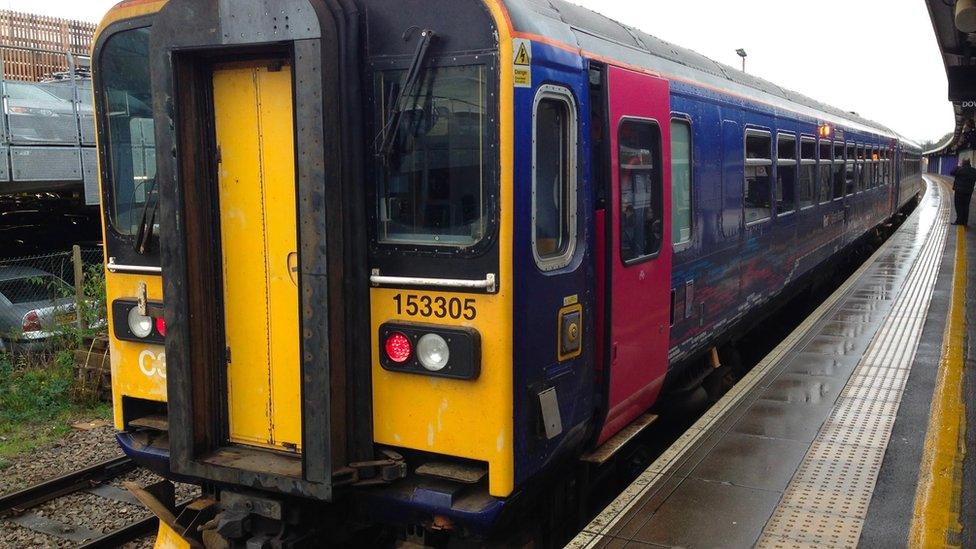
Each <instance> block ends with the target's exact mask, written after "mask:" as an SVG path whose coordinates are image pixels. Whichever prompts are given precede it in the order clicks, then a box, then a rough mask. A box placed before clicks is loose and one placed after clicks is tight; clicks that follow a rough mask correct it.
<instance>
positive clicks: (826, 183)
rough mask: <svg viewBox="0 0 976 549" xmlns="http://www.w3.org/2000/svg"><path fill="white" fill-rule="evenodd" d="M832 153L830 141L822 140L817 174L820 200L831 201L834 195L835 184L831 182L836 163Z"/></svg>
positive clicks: (822, 201)
mask: <svg viewBox="0 0 976 549" xmlns="http://www.w3.org/2000/svg"><path fill="white" fill-rule="evenodd" d="M832 158H833V157H832V155H831V152H830V141H821V142H820V147H819V156H817V159H818V160H819V162H820V165H819V166H818V168H817V170H818V171H817V175H818V176H819V178H820V187H819V188H820V202H821V203H824V202H830V199H831V196H832V195H833V186H832V184H831V174H832V173H833V171H834V163H833V160H832Z"/></svg>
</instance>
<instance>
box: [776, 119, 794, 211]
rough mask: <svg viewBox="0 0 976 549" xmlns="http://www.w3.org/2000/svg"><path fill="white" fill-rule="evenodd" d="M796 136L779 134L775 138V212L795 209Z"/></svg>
mask: <svg viewBox="0 0 976 549" xmlns="http://www.w3.org/2000/svg"><path fill="white" fill-rule="evenodd" d="M796 172H797V159H796V136H793V135H787V134H779V136H777V138H776V212H777V214H789V213H793V212H794V211H795V210H796Z"/></svg>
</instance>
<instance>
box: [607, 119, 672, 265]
mask: <svg viewBox="0 0 976 549" xmlns="http://www.w3.org/2000/svg"><path fill="white" fill-rule="evenodd" d="M617 146H618V151H617V153H618V157H619V158H618V167H619V177H620V259H621V260H622V261H623V262H624V263H626V264H627V265H633V264H636V263H641V262H644V261H646V260H649V259H652V258H653V257H655V256H657V255H658V253H660V251H661V244H662V243H663V240H664V222H665V220H664V182H663V181H662V173H661V172H662V170H661V128H659V127H658V125H657V124H656V123H654V122H649V121H646V120H624V121H623V122H622V123H621V124H620V130H619V134H618V143H617Z"/></svg>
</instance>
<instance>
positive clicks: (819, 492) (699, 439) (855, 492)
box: [569, 176, 976, 548]
mask: <svg viewBox="0 0 976 549" xmlns="http://www.w3.org/2000/svg"><path fill="white" fill-rule="evenodd" d="M926 181H927V190H926V194H925V196H924V197H923V198H922V200H921V202H920V204H919V206H918V208H916V210H915V211H914V213H913V214H912V215H911V216H910V217H909V218H908V219H907V220H906V221H905V222H904V224H903V225H902V226H901V227H900V228H899V229H898V230H897V232H896V233H895V234H894V235H892V237H891V238H890V239H889V240H888V241H887V242H886V243H885V244H884V245H883V246H882V247H881V248H880V249H879V250H878V251H877V252H876V253H875V254H874V255H873V256H872V257H871V258H870V259H869V260H868V261H867V262H866V263H865V264H864V265H863V266H862V267H861V268H860V269H859V270H858V271H857V272H856V273H854V275H852V276H851V277H850V278H849V279H848V280H847V282H846V283H845V284H844V285H843V286H841V287H840V288H839V289H838V290H837V291H836V292H835V293H834V294H833V295H832V296H831V297H830V298H829V299H828V300H827V301H825V302H824V303H823V304H822V305H821V306H820V307H819V308H818V309H817V310H816V311H815V312H814V313H813V314H812V315H811V316H810V317H809V318H807V319H806V320H805V322H804V323H803V324H802V325H800V326H799V327H798V328H797V329H796V330H795V331H794V332H793V333H792V334H791V335H790V336H789V337H788V338H787V339H786V340H784V341H783V342H782V343H781V344H780V345H779V346H778V347H777V348H776V349H775V350H774V351H773V352H772V353H770V354H769V355H768V356H767V357H766V358H765V359H764V360H763V361H762V362H760V363H759V364H758V365H757V366H756V367H755V368H754V369H753V370H752V371H751V372H750V373H749V374H748V375H747V376H746V377H745V378H744V379H743V380H742V381H741V382H740V383H739V384H738V385H737V386H736V387H735V388H733V389H732V390H731V391H730V392H729V393H728V394H727V395H725V396H724V397H723V398H722V399H721V400H720V401H719V402H718V403H716V404H715V405H714V406H713V407H712V408H711V409H710V410H709V411H708V412H707V413H706V414H705V415H704V416H703V417H702V418H701V419H700V420H699V421H698V422H697V423H696V424H695V425H694V426H693V427H692V428H691V429H689V430H688V431H687V432H686V433H685V434H684V435H683V436H682V437H680V438H679V439H678V440H677V441H676V442H675V443H674V444H673V445H672V446H671V447H670V448H669V449H668V450H667V451H666V452H665V453H664V454H662V455H661V456H660V458H659V459H658V460H657V461H655V462H654V463H653V464H652V465H651V466H650V467H649V468H648V469H647V470H645V471H644V472H643V473H642V474H641V475H640V476H639V477H638V478H637V479H636V481H634V482H633V483H632V484H631V485H630V486H629V487H628V488H627V490H625V491H624V492H623V493H622V494H621V495H620V496H619V497H617V499H615V500H614V501H613V502H612V503H611V504H610V505H609V506H608V507H607V508H606V509H605V510H604V511H603V512H602V513H600V514H599V515H598V516H597V517H596V518H595V519H594V520H593V521H592V522H591V523H590V524H589V525H587V526H586V528H585V529H584V530H583V531H582V532H581V533H580V534H579V535H578V536H577V537H576V538H575V539H574V540H573V541H572V542H571V543H570V544H569V547H575V548H596V547H675V546H679V547H752V546H758V547H771V548H781V547H782V548H787V547H855V546H862V547H905V546H911V547H931V546H938V547H944V546H969V547H976V535H974V530H976V516H974V515H976V500H974V496H976V494H974V491H976V482H974V481H973V479H974V478H976V477H974V476H973V474H974V472H976V471H974V467H973V461H974V458H973V457H972V456H970V458H969V459H965V458H964V456H965V452H966V449H967V448H969V449H971V448H974V447H976V446H974V444H973V443H974V436H973V434H974V433H973V431H976V429H972V428H971V429H969V430H968V431H967V430H966V427H965V426H966V423H967V420H968V422H969V424H970V425H973V424H974V423H973V422H974V421H976V417H974V413H973V412H974V410H976V372H974V367H973V358H974V356H976V353H974V350H976V349H974V347H973V346H974V344H976V337H973V336H976V330H974V327H976V306H974V305H973V304H974V303H976V301H974V300H976V229H974V228H970V229H969V230H966V229H964V228H962V227H954V226H950V225H949V222H950V220H951V217H952V213H951V203H952V193H951V191H950V188H951V184H950V181H949V180H948V179H944V178H940V177H938V176H932V177H929V176H926ZM967 305H968V306H967ZM967 416H968V417H967Z"/></svg>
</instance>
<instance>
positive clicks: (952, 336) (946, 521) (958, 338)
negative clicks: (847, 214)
mask: <svg viewBox="0 0 976 549" xmlns="http://www.w3.org/2000/svg"><path fill="white" fill-rule="evenodd" d="M955 263H956V264H955V269H954V271H953V277H952V296H951V298H950V303H949V316H948V320H947V322H946V331H945V339H944V340H943V342H942V359H941V360H940V362H939V373H938V376H937V378H936V384H935V392H934V393H933V396H932V406H931V409H930V414H929V425H928V430H927V432H926V434H925V449H924V453H923V454H922V463H921V467H920V468H919V479H918V488H917V490H916V492H915V513H914V516H913V518H912V528H911V531H910V533H909V538H908V542H909V546H910V547H919V548H921V547H925V548H928V547H960V546H961V545H962V538H961V533H962V525H961V524H960V522H959V506H960V500H961V497H962V464H963V458H964V457H965V454H966V403H965V402H964V401H963V390H962V388H963V387H962V385H963V370H964V364H965V356H964V355H965V344H966V264H967V258H966V231H965V228H964V227H959V230H958V233H957V236H956V257H955Z"/></svg>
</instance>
